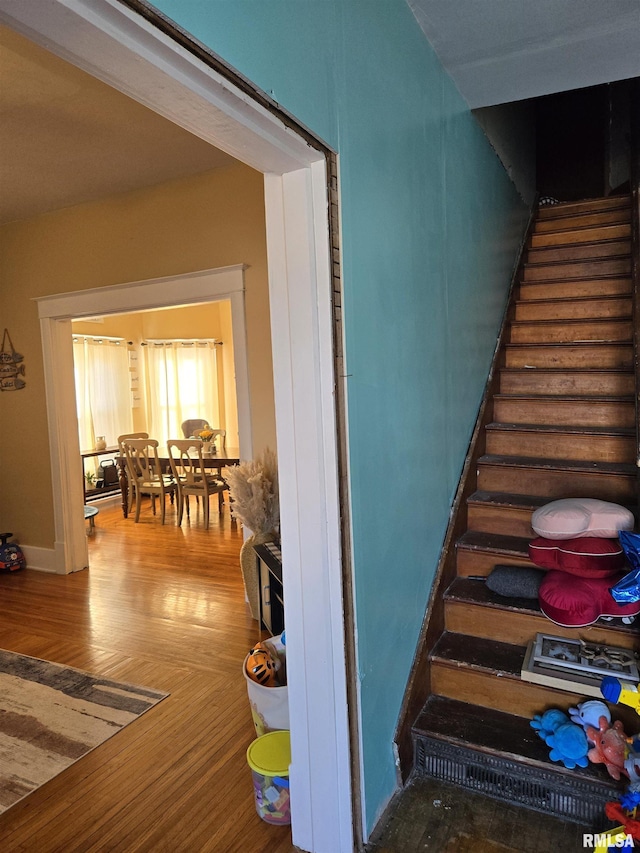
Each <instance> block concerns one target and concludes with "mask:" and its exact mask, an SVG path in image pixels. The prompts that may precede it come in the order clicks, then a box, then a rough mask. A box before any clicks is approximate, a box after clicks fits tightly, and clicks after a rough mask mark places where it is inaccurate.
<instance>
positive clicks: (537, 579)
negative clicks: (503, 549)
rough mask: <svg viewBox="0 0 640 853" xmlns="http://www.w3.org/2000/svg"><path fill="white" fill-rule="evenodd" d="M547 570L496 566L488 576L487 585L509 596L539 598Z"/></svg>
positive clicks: (493, 590)
mask: <svg viewBox="0 0 640 853" xmlns="http://www.w3.org/2000/svg"><path fill="white" fill-rule="evenodd" d="M545 574H546V572H543V571H541V570H540V569H530V568H527V567H526V566H495V568H494V569H493V570H492V571H491V574H490V575H489V576H488V577H487V586H488V588H489V589H490V590H491V591H492V592H495V593H496V594H497V595H504V596H507V597H508V598H536V599H537V598H538V591H539V589H540V584H541V583H542V580H543V578H544V576H545Z"/></svg>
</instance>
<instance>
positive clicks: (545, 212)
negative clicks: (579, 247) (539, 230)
mask: <svg viewBox="0 0 640 853" xmlns="http://www.w3.org/2000/svg"><path fill="white" fill-rule="evenodd" d="M630 203H631V199H630V196H629V194H628V193H622V194H620V195H608V196H602V197H597V198H581V199H578V200H577V201H558V202H557V203H556V204H548V205H547V204H543V205H541V206H540V207H539V208H538V219H552V218H554V217H556V216H565V215H567V214H573V213H579V212H584V211H595V210H617V209H618V208H620V207H628V206H629V204H630Z"/></svg>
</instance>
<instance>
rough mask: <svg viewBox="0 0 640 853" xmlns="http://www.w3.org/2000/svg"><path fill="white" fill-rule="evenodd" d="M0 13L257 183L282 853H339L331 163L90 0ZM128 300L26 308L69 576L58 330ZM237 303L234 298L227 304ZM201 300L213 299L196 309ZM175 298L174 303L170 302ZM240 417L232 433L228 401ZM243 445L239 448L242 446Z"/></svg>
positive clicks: (123, 15) (341, 763) (344, 810)
mask: <svg viewBox="0 0 640 853" xmlns="http://www.w3.org/2000/svg"><path fill="white" fill-rule="evenodd" d="M0 12H1V13H2V16H3V18H4V19H5V20H6V21H8V22H9V23H10V25H11V26H13V27H14V28H15V29H17V30H18V31H21V32H24V33H25V34H28V35H29V36H30V37H31V38H33V39H34V40H36V41H38V40H39V41H40V43H45V44H46V45H47V47H48V48H49V49H52V50H54V52H58V53H59V55H64V56H65V58H67V59H71V61H72V62H73V63H74V64H77V65H78V66H79V67H82V68H84V69H85V70H87V71H89V73H91V74H93V75H94V76H97V77H99V78H100V79H103V80H106V81H108V82H109V84H110V85H111V86H113V87H115V88H120V89H121V91H125V92H126V93H127V94H128V95H129V96H130V97H133V98H136V99H138V100H140V101H141V102H143V103H145V104H146V105H148V106H151V108H152V109H154V110H155V111H157V112H158V113H160V114H161V115H164V116H165V117H167V118H169V119H170V120H171V121H173V122H175V123H177V124H180V125H181V126H183V127H188V128H189V129H190V131H191V132H195V133H197V134H198V135H199V136H200V138H202V139H206V140H208V141H209V142H210V143H211V144H213V145H215V146H217V147H219V148H222V149H223V150H225V151H226V152H227V153H230V154H232V156H234V157H236V158H237V159H239V160H241V161H242V162H244V163H246V164H247V165H250V166H252V167H253V168H255V169H257V170H258V171H260V172H262V173H263V174H264V176H265V178H264V182H265V204H266V214H267V215H266V220H267V246H268V256H269V257H268V268H269V295H270V316H271V328H272V335H273V343H272V356H273V365H274V391H275V405H276V422H277V425H276V431H277V443H278V449H279V465H280V494H281V510H282V511H281V516H282V519H281V520H282V557H283V567H284V568H283V573H284V575H285V585H286V595H285V611H286V613H285V619H286V624H287V640H288V647H289V649H290V650H294V653H293V654H291V651H290V653H289V655H288V677H289V704H290V716H291V743H292V751H293V754H294V756H295V761H294V763H293V764H292V767H291V777H290V778H291V785H292V789H294V788H295V790H296V801H295V803H294V809H293V841H294V844H296V845H298V846H300V847H302V848H303V849H307V850H320V849H331V850H335V851H336V853H338V851H351V850H352V849H353V820H352V816H353V810H352V783H353V781H354V780H357V778H358V773H355V774H353V775H352V773H351V770H352V768H351V766H350V740H349V724H350V719H349V711H348V702H347V677H346V671H345V624H344V608H345V600H344V595H343V575H342V543H343V540H342V536H341V533H342V531H341V525H340V502H339V489H338V452H337V426H336V411H335V402H336V396H335V393H336V392H335V384H336V379H335V362H334V333H335V326H334V319H335V318H334V316H333V314H332V298H331V283H332V279H331V271H330V250H329V222H328V210H329V205H328V196H327V167H326V157H327V154H328V152H327V150H326V149H325V148H324V147H323V145H322V144H321V143H315V144H313V145H312V144H310V137H309V134H308V133H303V132H300V133H297V132H296V131H295V130H292V126H291V125H292V122H291V120H290V119H288V120H287V121H285V120H284V117H283V116H279V115H277V114H276V111H274V110H270V109H266V108H265V104H264V99H262V100H260V99H259V98H256V99H252V98H250V97H248V96H247V92H246V83H245V84H244V85H243V86H242V87H238V86H236V85H234V84H233V83H232V82H230V81H229V78H228V77H224V76H222V75H220V74H219V73H218V72H216V71H214V70H213V69H212V68H211V67H210V66H209V65H207V64H206V63H204V62H203V61H202V55H201V54H202V52H201V51H200V52H199V54H198V56H196V51H195V50H194V52H193V53H190V52H189V51H187V50H186V49H185V47H184V45H183V44H178V43H177V42H176V41H173V39H171V38H167V37H166V35H165V34H164V33H161V32H160V31H159V30H156V29H155V28H154V27H153V25H152V24H150V23H149V22H148V21H146V20H144V19H142V18H141V17H140V16H138V15H136V14H134V13H132V12H131V11H129V10H128V9H126V7H124V6H122V5H121V4H119V3H112V2H110V0H96V2H95V3H93V4H92V6H91V7H89V6H86V5H83V4H73V3H72V4H69V2H68V0H64V2H62V0H60V2H59V1H58V0H51V2H50V4H49V5H48V7H47V15H46V16H42V15H41V14H40V9H39V8H34V7H33V6H32V5H31V4H20V5H18V6H16V5H15V4H12V3H9V4H6V5H4V3H3V2H0ZM183 41H184V40H183ZM222 274H223V273H222V272H221V273H220V275H222ZM172 281H174V279H173V280H167V279H162V280H156V281H154V282H146V283H142V284H140V285H139V286H138V290H137V291H136V293H137V295H140V294H144V293H145V292H146V291H145V288H147V289H148V291H149V296H150V298H151V299H152V301H155V304H157V305H161V304H175V303H176V300H175V299H174V300H173V302H172V299H171V296H170V295H169V296H167V294H166V291H167V288H170V287H171V285H172ZM189 281H190V284H191V285H193V284H194V279H190V280H189ZM195 284H196V289H197V282H196V283H195ZM98 291H100V293H99V292H98ZM132 292H133V290H132V289H131V288H129V287H126V286H125V287H122V286H119V285H117V284H116V285H112V286H107V287H103V288H97V289H96V291H94V292H91V295H90V296H89V295H87V292H86V291H85V292H84V294H85V296H84V298H85V299H86V300H87V301H86V303H85V306H84V309H81V310H78V307H77V304H76V303H75V300H76V299H78V298H80V299H82V298H83V297H82V293H80V292H76V293H60V294H57V295H55V296H52V297H47V298H44V299H40V300H38V310H39V317H40V323H41V332H42V341H43V351H44V355H45V371H46V382H47V395H48V410H49V439H50V446H51V450H52V478H53V481H54V491H55V492H56V494H57V495H60V496H61V497H62V500H60V503H59V505H58V507H57V510H56V517H55V528H56V545H55V549H56V559H57V561H58V565H59V567H60V568H61V570H62V571H69V570H72V569H73V568H74V566H75V565H77V559H78V557H79V556H80V555H81V554H82V553H83V552H84V547H83V546H84V542H80V541H79V540H78V537H77V530H78V526H77V523H75V522H74V521H73V519H72V518H71V516H70V515H69V513H68V512H67V510H66V509H65V507H66V506H68V505H69V504H70V503H72V501H73V493H74V489H76V490H77V489H78V486H77V485H74V483H75V484H77V483H78V482H79V480H78V479H77V476H76V475H77V470H78V464H77V461H75V462H74V451H75V450H76V448H74V447H72V446H71V445H70V442H69V438H68V435H67V433H66V432H65V427H66V426H67V425H68V423H69V421H68V420H66V417H68V413H69V412H71V413H73V405H72V404H73V393H72V392H71V391H70V389H69V388H68V387H66V388H65V387H64V385H63V384H61V383H59V382H58V383H57V382H56V378H57V377H60V376H62V375H65V371H68V370H69V369H70V366H71V358H72V354H71V333H70V319H71V317H75V316H88V315H96V314H102V313H108V312H109V311H110V310H114V309H113V302H110V303H107V301H106V299H107V296H108V297H109V298H110V299H111V300H113V299H114V298H115V299H116V300H118V299H120V300H123V299H124V297H123V295H124V294H127V293H128V294H129V295H130V294H131V293H132ZM238 296H239V295H238V293H231V295H230V298H231V299H232V302H233V300H234V298H238ZM207 298H210V293H204V294H202V293H199V294H198V297H197V299H200V300H201V301H202V300H203V299H205V300H206V299H207ZM177 301H178V302H184V298H183V296H181V298H180V299H179V300H177ZM194 301H195V300H194ZM121 304H122V308H121V310H132V308H137V307H139V303H134V304H133V305H132V304H130V303H129V304H127V302H126V299H124V301H122V302H121ZM108 305H111V308H109V307H108ZM89 306H90V307H89ZM115 310H118V309H115ZM238 407H239V421H240V424H241V425H242V423H243V420H244V419H243V417H242V413H241V401H240V398H239V399H238ZM65 412H66V413H67V415H65ZM71 434H73V432H72V433H71ZM245 438H246V439H247V440H248V442H249V443H248V446H250V444H251V436H247V437H245ZM240 446H241V448H242V447H243V435H242V426H241V432H240ZM72 471H73V472H74V473H73V475H72ZM81 531H82V536H84V529H83V528H82V529H81ZM348 606H349V605H348V602H347V607H348ZM311 655H312V656H313V659H312V660H311V659H307V656H311ZM351 721H352V722H353V721H355V716H354V712H353V711H352V715H351ZM327 814H331V815H332V820H331V821H327V820H326V815H327Z"/></svg>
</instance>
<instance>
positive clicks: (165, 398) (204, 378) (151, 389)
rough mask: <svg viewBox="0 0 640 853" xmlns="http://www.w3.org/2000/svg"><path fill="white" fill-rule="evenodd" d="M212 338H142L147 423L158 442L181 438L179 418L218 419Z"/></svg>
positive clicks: (213, 421) (211, 421)
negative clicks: (162, 339) (155, 339)
mask: <svg viewBox="0 0 640 853" xmlns="http://www.w3.org/2000/svg"><path fill="white" fill-rule="evenodd" d="M218 346H219V344H217V343H216V341H214V340H164V341H153V340H149V341H145V342H144V352H145V366H146V378H147V401H148V407H147V417H148V420H147V423H148V425H149V434H150V435H153V437H154V438H157V439H158V441H159V442H160V444H161V445H164V444H166V442H167V439H169V438H182V427H181V424H182V422H183V421H186V420H188V419H190V418H202V419H203V420H206V421H207V422H208V423H209V425H210V426H212V427H218V426H219V423H220V405H219V397H218V364H217V358H216V349H217V347H218Z"/></svg>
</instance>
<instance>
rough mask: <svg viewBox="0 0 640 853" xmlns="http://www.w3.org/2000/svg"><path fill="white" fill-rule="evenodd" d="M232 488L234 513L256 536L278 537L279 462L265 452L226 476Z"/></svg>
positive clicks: (273, 455) (270, 451) (230, 489)
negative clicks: (271, 534) (267, 534)
mask: <svg viewBox="0 0 640 853" xmlns="http://www.w3.org/2000/svg"><path fill="white" fill-rule="evenodd" d="M224 476H225V479H226V481H227V483H228V484H229V494H230V496H231V504H230V506H231V512H232V514H233V515H234V516H235V518H238V519H240V521H241V522H242V523H243V524H244V525H245V527H248V528H249V530H251V531H252V532H253V533H254V534H266V533H275V532H276V531H277V530H278V527H279V525H280V497H279V492H278V462H277V457H276V454H275V453H274V452H273V450H270V449H269V448H266V449H265V450H264V451H263V452H262V453H261V454H260V455H259V456H257V457H256V458H255V459H252V460H251V461H249V462H242V463H241V464H240V465H233V466H231V467H229V468H227V469H226V470H225V472H224Z"/></svg>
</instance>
